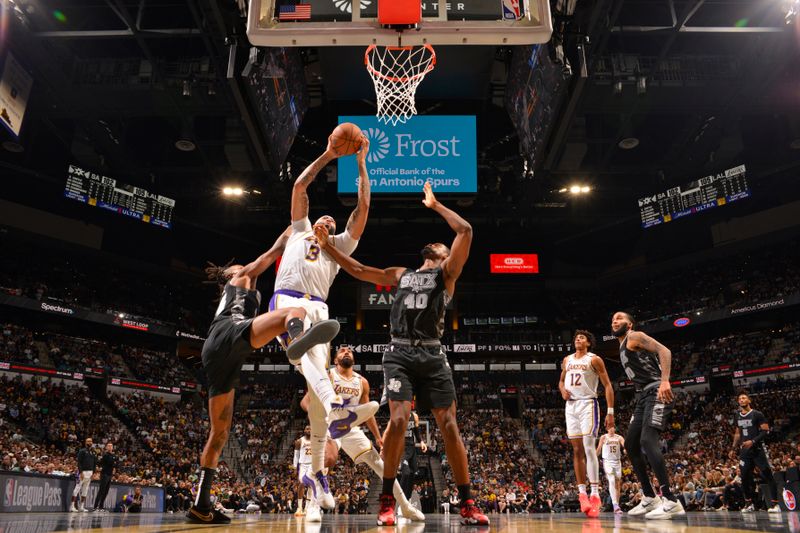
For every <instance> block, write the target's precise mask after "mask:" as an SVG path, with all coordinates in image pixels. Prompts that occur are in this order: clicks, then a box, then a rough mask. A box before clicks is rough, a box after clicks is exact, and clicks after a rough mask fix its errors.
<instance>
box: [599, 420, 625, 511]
mask: <svg viewBox="0 0 800 533" xmlns="http://www.w3.org/2000/svg"><path fill="white" fill-rule="evenodd" d="M624 449H625V439H624V438H622V435H617V432H616V430H615V429H614V428H613V427H610V428H608V433H606V434H605V435H603V436H602V437H600V442H598V443H597V450H596V451H597V454H598V455H599V454H600V451H601V450H602V452H603V453H602V456H601V457H602V458H603V470H605V471H606V478H608V492H610V493H611V503H612V504H613V505H614V514H622V509H620V508H619V492H620V488H621V487H622V451H623V450H624Z"/></svg>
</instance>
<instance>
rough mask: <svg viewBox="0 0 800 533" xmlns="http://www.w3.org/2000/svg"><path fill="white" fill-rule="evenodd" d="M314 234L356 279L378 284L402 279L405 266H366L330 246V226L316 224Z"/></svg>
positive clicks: (389, 283) (321, 244) (320, 245)
mask: <svg viewBox="0 0 800 533" xmlns="http://www.w3.org/2000/svg"><path fill="white" fill-rule="evenodd" d="M314 235H315V236H316V237H317V243H318V244H319V247H320V248H322V249H323V250H324V251H325V252H326V253H327V254H328V255H329V256H330V257H331V259H333V260H334V261H336V262H337V263H339V266H341V267H342V268H343V269H344V271H345V272H347V273H348V274H350V275H351V276H353V277H354V278H356V279H360V280H361V281H366V282H367V283H375V284H376V285H397V282H398V281H400V276H402V275H403V272H405V270H406V269H405V268H403V267H389V268H383V269H381V268H375V267H370V266H365V265H362V264H361V263H359V262H358V261H356V260H355V259H353V258H352V257H350V256H349V255H344V254H343V253H342V252H340V251H339V250H337V249H336V247H335V246H330V240H329V234H328V228H326V227H325V226H323V225H322V224H317V225H316V226H314Z"/></svg>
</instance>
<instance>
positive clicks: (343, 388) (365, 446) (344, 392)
mask: <svg viewBox="0 0 800 533" xmlns="http://www.w3.org/2000/svg"><path fill="white" fill-rule="evenodd" d="M334 364H335V366H334V368H332V369H331V371H330V378H331V383H333V389H334V391H336V394H338V395H339V396H341V397H342V400H343V402H344V404H345V405H363V404H366V403H367V402H369V382H368V381H367V380H366V378H365V377H364V376H362V375H360V374H358V373H357V372H355V371H354V370H353V365H354V364H355V358H354V356H353V350H351V349H350V348H348V347H346V346H342V347H341V348H339V349H338V350H337V351H336V356H335V357H334ZM308 401H309V395H308V394H306V396H305V397H304V398H303V400H302V402H301V403H300V405H301V407H303V409H307V408H308ZM365 424H366V425H367V428H369V430H370V432H371V433H372V435H373V437H375V442H376V443H377V444H378V447H382V446H383V438H382V436H381V432H380V428H379V427H378V422H377V420H375V417H374V416H372V417H370V418H368V419H367V420H366V422H365ZM333 442H335V443H336V448H335V452H334V454H333V457H332V458H331V457H328V456H327V455H326V457H325V464H326V466H328V465H331V466H332V465H333V464H335V461H336V456H337V455H338V452H339V450H344V453H346V454H347V455H348V456H350V458H351V459H352V460H353V462H355V463H356V464H359V463H366V464H367V465H369V467H370V468H372V470H373V471H374V472H375V473H376V474H378V476H379V477H380V478H383V460H382V459H381V456H380V454H378V452H377V451H376V450H375V448H374V447H373V446H372V442H371V441H370V440H369V439H368V438H367V436H366V435H365V434H364V432H363V431H362V430H361V428H360V427H358V426H355V427H353V428H352V429H351V430H350V432H348V433H347V434H345V435H343V436H342V437H339V438H337V439H334V440H333ZM328 449H330V448H328ZM393 493H394V497H395V499H396V500H397V505H398V507H399V508H400V510H401V511H402V513H403V516H404V517H406V518H409V519H411V520H413V521H416V522H421V521H423V520H425V515H424V514H422V513H421V512H420V511H419V510H418V509H416V508H415V507H414V506H412V505H411V504H410V503H409V502H408V499H407V498H406V496H405V494H403V490H402V489H401V488H400V483H398V482H397V480H395V482H394V491H393ZM306 519H307V520H308V521H312V520H311V518H309V516H307V517H306Z"/></svg>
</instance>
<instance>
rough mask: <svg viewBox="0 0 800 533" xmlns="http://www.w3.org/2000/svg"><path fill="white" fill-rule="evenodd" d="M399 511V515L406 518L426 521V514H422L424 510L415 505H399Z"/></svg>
mask: <svg viewBox="0 0 800 533" xmlns="http://www.w3.org/2000/svg"><path fill="white" fill-rule="evenodd" d="M397 511H398V516H403V517H405V518H408V519H409V520H410V521H412V522H424V521H425V515H424V514H422V511H420V510H419V509H417V508H416V507H414V506H413V505H409V506H408V507H398V508H397ZM401 513H402V514H401Z"/></svg>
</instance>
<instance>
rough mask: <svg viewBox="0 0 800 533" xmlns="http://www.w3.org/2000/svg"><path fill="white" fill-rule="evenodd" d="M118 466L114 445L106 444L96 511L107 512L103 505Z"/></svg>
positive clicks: (95, 502)
mask: <svg viewBox="0 0 800 533" xmlns="http://www.w3.org/2000/svg"><path fill="white" fill-rule="evenodd" d="M116 466H117V457H116V456H115V455H114V445H113V444H112V443H110V442H109V443H107V444H106V451H105V453H104V454H103V457H101V458H100V490H98V491H97V497H96V498H95V499H94V510H95V511H105V510H106V509H105V508H104V507H103V503H105V501H106V496H108V489H109V488H110V487H111V478H112V477H113V476H114V468H116Z"/></svg>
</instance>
